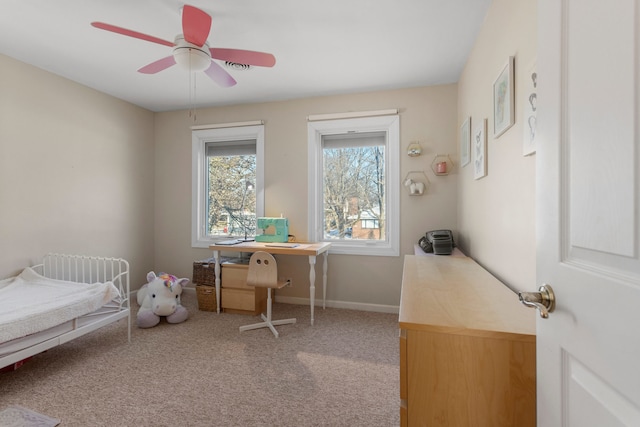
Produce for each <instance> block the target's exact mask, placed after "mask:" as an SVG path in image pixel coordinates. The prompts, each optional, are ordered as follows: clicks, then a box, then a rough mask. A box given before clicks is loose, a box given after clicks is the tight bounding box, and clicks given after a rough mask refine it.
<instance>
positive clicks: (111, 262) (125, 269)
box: [0, 253, 131, 368]
mask: <svg viewBox="0 0 640 427" xmlns="http://www.w3.org/2000/svg"><path fill="white" fill-rule="evenodd" d="M32 268H33V269H35V270H36V271H38V272H39V273H40V274H42V275H43V276H45V277H47V278H50V279H57V280H66V281H70V282H77V283H87V284H91V283H96V282H107V281H111V282H113V284H114V285H115V286H116V288H118V290H119V291H120V297H118V298H117V299H114V300H112V301H110V302H109V303H107V304H105V305H103V306H102V307H101V308H100V309H98V310H97V311H95V312H93V313H89V314H86V315H84V316H80V317H77V318H75V319H73V320H70V321H69V322H66V323H65V324H63V325H58V326H56V327H53V328H50V329H48V330H46V331H42V332H39V333H37V334H32V335H29V336H27V337H24V338H18V339H15V340H12V341H9V342H7V343H0V368H4V367H6V366H10V365H13V364H15V363H18V362H20V361H22V360H24V359H26V358H28V357H31V356H34V355H36V354H39V353H42V352H43V351H46V350H48V349H50V348H53V347H56V346H58V345H61V344H64V343H66V342H69V341H71V340H73V339H76V338H78V337H81V336H82V335H85V334H88V333H89V332H93V331H95V330H97V329H99V328H101V327H103V326H106V325H109V324H111V323H114V322H116V321H118V320H120V319H124V318H126V319H127V339H128V341H129V342H131V304H130V296H129V290H130V289H129V279H130V278H129V263H128V262H127V261H126V260H124V259H122V258H103V257H94V256H86V255H66V254H56V253H50V254H47V255H45V256H44V258H43V259H42V263H41V264H38V265H36V266H34V267H32ZM3 349H4V351H2V350H3ZM13 349H15V350H13ZM5 353H6V354H5ZM3 354H4V355H3Z"/></svg>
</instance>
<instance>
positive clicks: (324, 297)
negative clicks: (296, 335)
mask: <svg viewBox="0 0 640 427" xmlns="http://www.w3.org/2000/svg"><path fill="white" fill-rule="evenodd" d="M328 258H329V251H327V252H325V253H324V263H322V309H323V310H324V309H325V308H327V270H328V269H329V261H328V260H327V259H328Z"/></svg>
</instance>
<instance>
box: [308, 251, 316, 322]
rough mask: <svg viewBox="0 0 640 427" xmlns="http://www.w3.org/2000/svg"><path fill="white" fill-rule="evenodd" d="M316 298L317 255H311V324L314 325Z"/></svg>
mask: <svg viewBox="0 0 640 427" xmlns="http://www.w3.org/2000/svg"><path fill="white" fill-rule="evenodd" d="M315 300H316V256H315V255H309V305H311V326H313V309H314V307H315V304H316V302H315Z"/></svg>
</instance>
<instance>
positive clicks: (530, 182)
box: [457, 0, 537, 290]
mask: <svg viewBox="0 0 640 427" xmlns="http://www.w3.org/2000/svg"><path fill="white" fill-rule="evenodd" d="M536 7H537V2H536V1H535V0H494V1H493V3H492V5H491V7H490V9H489V12H488V14H487V16H486V18H485V22H484V25H483V27H482V30H481V32H480V34H479V36H478V39H477V41H476V44H475V47H474V49H473V51H472V53H471V55H470V57H469V60H468V62H467V64H466V66H465V69H464V71H463V73H462V76H461V78H460V81H459V83H458V113H457V114H458V122H457V124H458V126H460V125H461V124H462V122H463V121H464V119H465V118H466V117H468V116H471V117H472V128H475V127H476V125H477V124H478V123H480V120H481V119H483V118H486V119H488V132H487V136H488V138H487V143H488V155H487V158H488V169H487V170H488V175H487V176H486V177H485V178H482V179H480V180H477V181H475V180H474V179H473V170H472V165H471V164H470V165H468V166H466V167H464V168H462V171H461V173H460V174H459V176H458V182H459V190H458V205H457V209H458V227H459V233H460V237H459V243H460V244H461V246H462V249H463V250H465V251H466V252H467V254H468V255H470V256H472V257H473V258H474V259H476V260H477V261H478V262H479V263H480V264H481V265H483V266H484V267H485V268H486V269H488V270H489V271H491V272H492V273H493V274H494V275H496V276H497V277H498V278H500V279H501V280H502V281H504V282H505V283H506V284H507V285H509V286H510V287H512V288H514V289H518V290H524V289H535V285H536V283H535V249H536V240H535V215H534V213H535V161H536V156H535V155H532V156H528V157H523V155H522V139H523V136H522V135H523V120H522V118H521V113H522V106H523V103H524V102H525V96H524V92H525V91H524V82H525V73H526V72H527V71H528V70H529V69H530V66H532V65H534V64H535V55H536V34H537V29H536V25H537V21H536V16H537V11H536ZM509 56H515V84H516V87H515V94H516V99H515V114H516V116H515V117H516V123H515V125H514V126H513V127H511V128H510V129H509V130H507V132H506V133H504V134H503V135H502V136H500V137H499V138H498V139H495V138H493V126H492V124H493V107H492V96H493V95H492V94H493V92H492V85H493V82H494V80H495V78H496V77H497V76H498V74H499V72H500V70H501V69H502V67H503V66H504V64H505V63H506V61H507V58H508V57H509Z"/></svg>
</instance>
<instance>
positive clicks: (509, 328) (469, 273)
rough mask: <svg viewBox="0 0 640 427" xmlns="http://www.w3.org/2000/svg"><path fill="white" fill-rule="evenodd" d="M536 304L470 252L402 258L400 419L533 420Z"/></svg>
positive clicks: (440, 422)
mask: <svg viewBox="0 0 640 427" xmlns="http://www.w3.org/2000/svg"><path fill="white" fill-rule="evenodd" d="M535 316H536V311H535V310H531V309H527V308H526V307H524V306H522V305H521V304H520V302H519V301H518V297H517V295H516V294H515V293H514V292H513V291H511V290H510V289H509V288H507V287H506V286H505V285H504V284H502V283H501V282H500V281H498V280H497V279H496V278H495V277H493V276H492V275H491V274H489V273H488V272H487V271H486V270H484V269H483V268H482V267H480V266H479V265H478V264H477V263H476V262H474V261H473V260H472V259H471V258H468V257H454V256H414V255H408V256H406V257H405V261H404V270H403V278H402V295H401V299H400V314H399V326H400V419H401V425H402V426H409V427H413V426H438V427H444V426H456V427H459V426H474V427H483V426H486V427H500V426H504V427H513V426H518V427H528V426H531V427H534V426H535V425H536V377H535V375H536V337H535Z"/></svg>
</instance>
